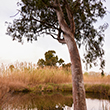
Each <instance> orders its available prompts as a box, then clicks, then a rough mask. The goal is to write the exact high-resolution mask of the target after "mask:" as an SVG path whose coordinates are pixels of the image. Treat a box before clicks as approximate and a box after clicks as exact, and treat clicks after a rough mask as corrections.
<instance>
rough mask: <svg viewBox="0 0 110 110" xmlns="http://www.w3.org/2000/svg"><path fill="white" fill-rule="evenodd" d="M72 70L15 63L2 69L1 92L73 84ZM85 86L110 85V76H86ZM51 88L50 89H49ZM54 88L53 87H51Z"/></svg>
mask: <svg viewBox="0 0 110 110" xmlns="http://www.w3.org/2000/svg"><path fill="white" fill-rule="evenodd" d="M71 83H72V75H71V70H70V68H69V69H67V68H66V69H64V68H58V67H44V68H38V67H37V65H35V64H32V63H26V62H24V63H19V62H17V63H15V64H14V65H11V66H5V65H2V66H1V68H0V89H1V90H0V91H2V90H3V91H4V89H5V91H6V92H9V91H20V90H21V91H22V90H27V88H30V87H31V89H32V88H33V87H36V86H39V85H46V84H71ZM84 83H85V84H92V85H93V84H110V76H109V75H108V76H104V77H101V75H100V74H99V73H94V72H91V73H88V74H84ZM48 88H49V87H48ZM51 88H52V87H51ZM41 89H42V87H41Z"/></svg>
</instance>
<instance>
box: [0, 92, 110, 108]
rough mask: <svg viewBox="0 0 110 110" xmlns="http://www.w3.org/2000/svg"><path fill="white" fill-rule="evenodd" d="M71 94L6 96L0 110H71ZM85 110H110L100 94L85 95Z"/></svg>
mask: <svg viewBox="0 0 110 110" xmlns="http://www.w3.org/2000/svg"><path fill="white" fill-rule="evenodd" d="M71 94H72V93H40V94H38V93H36V94H35V93H27V94H23V93H14V94H7V95H6V96H5V97H4V99H2V103H1V105H0V110H73V109H72V106H73V101H72V95H71ZM86 101H87V110H110V100H109V98H108V97H106V96H102V95H100V94H90V93H89V94H86Z"/></svg>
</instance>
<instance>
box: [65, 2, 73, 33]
mask: <svg viewBox="0 0 110 110" xmlns="http://www.w3.org/2000/svg"><path fill="white" fill-rule="evenodd" d="M64 5H65V8H66V12H67V16H68V19H69V22H70V28H71V31H72V32H73V33H75V24H74V20H73V14H72V11H71V9H70V7H69V5H68V2H67V0H64Z"/></svg>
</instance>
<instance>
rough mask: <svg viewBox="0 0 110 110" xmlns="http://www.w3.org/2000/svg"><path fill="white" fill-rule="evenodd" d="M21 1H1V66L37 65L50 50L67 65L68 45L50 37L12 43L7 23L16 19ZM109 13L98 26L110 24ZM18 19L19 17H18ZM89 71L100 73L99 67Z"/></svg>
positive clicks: (109, 36)
mask: <svg viewBox="0 0 110 110" xmlns="http://www.w3.org/2000/svg"><path fill="white" fill-rule="evenodd" d="M18 1H19V0H0V64H2V63H3V64H6V65H10V64H14V63H16V62H17V61H18V62H25V61H26V62H32V63H35V64H37V61H38V59H40V58H43V59H44V53H45V52H47V51H48V50H55V51H56V55H58V57H59V58H62V59H64V61H65V63H69V62H70V58H69V53H68V48H67V46H66V45H62V44H60V43H58V41H56V40H54V39H53V38H51V37H50V36H47V35H45V36H41V37H39V38H38V40H37V41H34V42H33V43H27V41H25V42H24V44H23V45H22V44H21V43H18V42H17V41H12V38H11V37H10V36H8V35H6V34H5V33H6V28H7V25H6V24H5V21H12V20H13V19H14V18H13V17H11V16H13V15H15V14H16V13H17V9H18V7H17V5H16V3H17V2H18ZM109 4H110V0H106V3H104V5H105V6H106V7H107V10H108V11H109V12H110V6H109ZM109 12H107V15H106V16H105V17H104V18H103V19H101V20H99V22H98V23H97V25H103V23H108V24H110V13H109ZM16 17H17V16H16ZM104 34H105V43H104V50H105V56H104V58H105V61H106V65H105V72H106V73H110V66H109V63H110V26H109V27H108V28H107V30H106V31H105V33H104ZM79 52H80V55H81V58H82V57H83V50H79ZM82 67H83V71H86V70H85V67H84V64H83V63H82ZM88 71H97V72H98V71H100V70H99V67H93V68H92V69H88Z"/></svg>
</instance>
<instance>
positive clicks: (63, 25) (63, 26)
mask: <svg viewBox="0 0 110 110" xmlns="http://www.w3.org/2000/svg"><path fill="white" fill-rule="evenodd" d="M55 1H56V2H55V3H56V4H57V6H58V8H57V9H56V13H57V17H58V21H59V25H60V27H61V30H62V31H63V32H64V33H66V34H68V35H71V34H72V32H71V31H70V28H69V27H68V25H67V23H66V21H65V19H64V15H63V11H62V8H61V5H60V3H59V0H55Z"/></svg>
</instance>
